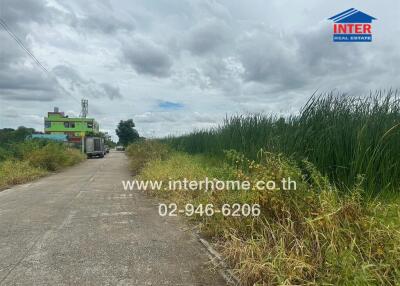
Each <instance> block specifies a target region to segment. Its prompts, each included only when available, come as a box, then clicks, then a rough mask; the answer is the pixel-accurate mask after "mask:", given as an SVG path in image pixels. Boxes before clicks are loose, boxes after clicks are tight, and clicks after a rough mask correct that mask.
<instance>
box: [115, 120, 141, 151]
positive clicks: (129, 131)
mask: <svg viewBox="0 0 400 286" xmlns="http://www.w3.org/2000/svg"><path fill="white" fill-rule="evenodd" d="M134 127H135V123H133V120H132V119H128V120H126V121H123V120H121V121H120V122H119V124H118V127H117V129H116V130H115V132H116V133H117V136H118V138H119V144H122V145H123V146H127V145H128V144H129V143H132V142H134V141H136V140H139V138H140V137H139V133H138V132H137V131H136V130H135V129H134Z"/></svg>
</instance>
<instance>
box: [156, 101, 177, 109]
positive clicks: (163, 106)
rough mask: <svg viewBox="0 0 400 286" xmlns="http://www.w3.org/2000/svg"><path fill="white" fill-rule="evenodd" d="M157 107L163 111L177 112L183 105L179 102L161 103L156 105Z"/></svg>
mask: <svg viewBox="0 0 400 286" xmlns="http://www.w3.org/2000/svg"><path fill="white" fill-rule="evenodd" d="M158 107H160V108H161V109H165V110H177V109H181V108H183V104H182V103H179V102H172V101H161V102H160V103H159V104H158Z"/></svg>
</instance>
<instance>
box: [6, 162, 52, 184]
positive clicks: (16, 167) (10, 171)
mask: <svg viewBox="0 0 400 286" xmlns="http://www.w3.org/2000/svg"><path fill="white" fill-rule="evenodd" d="M45 174H47V171H45V170H43V169H39V168H36V167H33V166H32V165H30V164H29V162H26V161H15V160H7V161H4V162H2V163H0V188H3V187H6V186H10V185H17V184H22V183H26V182H29V181H32V180H34V179H37V178H39V177H41V176H44V175H45Z"/></svg>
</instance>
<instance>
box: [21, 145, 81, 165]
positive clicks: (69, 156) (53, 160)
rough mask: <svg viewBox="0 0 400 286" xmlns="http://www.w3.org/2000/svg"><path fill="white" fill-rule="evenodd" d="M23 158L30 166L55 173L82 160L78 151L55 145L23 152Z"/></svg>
mask: <svg viewBox="0 0 400 286" xmlns="http://www.w3.org/2000/svg"><path fill="white" fill-rule="evenodd" d="M23 157H24V160H26V161H28V162H29V163H30V164H31V165H32V166H34V167H37V168H41V169H45V170H48V171H57V170H59V169H61V168H64V167H68V166H71V165H73V164H75V163H78V162H80V161H82V160H83V159H84V156H83V155H81V154H80V152H79V151H78V150H76V149H68V148H67V147H65V146H64V145H62V144H57V143H48V144H47V145H45V146H44V147H43V148H39V149H33V150H29V151H24V155H23Z"/></svg>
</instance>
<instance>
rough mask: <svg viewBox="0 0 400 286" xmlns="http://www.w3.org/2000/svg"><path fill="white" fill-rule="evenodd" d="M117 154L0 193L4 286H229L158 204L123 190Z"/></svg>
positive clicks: (123, 169) (124, 173)
mask: <svg viewBox="0 0 400 286" xmlns="http://www.w3.org/2000/svg"><path fill="white" fill-rule="evenodd" d="M129 178H130V176H129V172H128V168H127V159H126V157H125V155H124V154H123V153H118V152H114V153H113V152H112V153H110V154H109V155H108V156H106V158H104V159H92V160H88V161H86V162H84V163H82V164H80V165H78V166H75V167H72V168H70V169H67V170H65V171H63V172H61V173H58V174H55V175H51V176H48V177H46V178H43V179H41V180H39V181H36V182H33V183H30V184H26V185H21V186H16V187H13V188H11V189H8V190H5V191H3V192H0V285H140V286H142V285H185V286H186V285H225V283H224V280H222V278H221V277H220V276H219V275H218V274H217V273H216V272H214V271H211V270H210V268H211V266H210V264H209V263H208V262H209V259H208V256H207V254H206V252H205V250H204V249H203V248H202V246H201V244H200V243H199V242H198V241H197V240H196V239H195V237H194V236H193V235H192V234H191V233H190V232H186V231H185V230H184V229H185V226H184V224H182V222H181V221H179V219H176V218H163V217H160V216H159V215H158V209H157V201H155V200H153V199H150V198H148V197H146V196H145V195H143V194H141V193H139V192H137V191H134V192H129V191H128V192H127V191H124V190H123V189H122V185H121V180H126V179H129Z"/></svg>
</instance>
